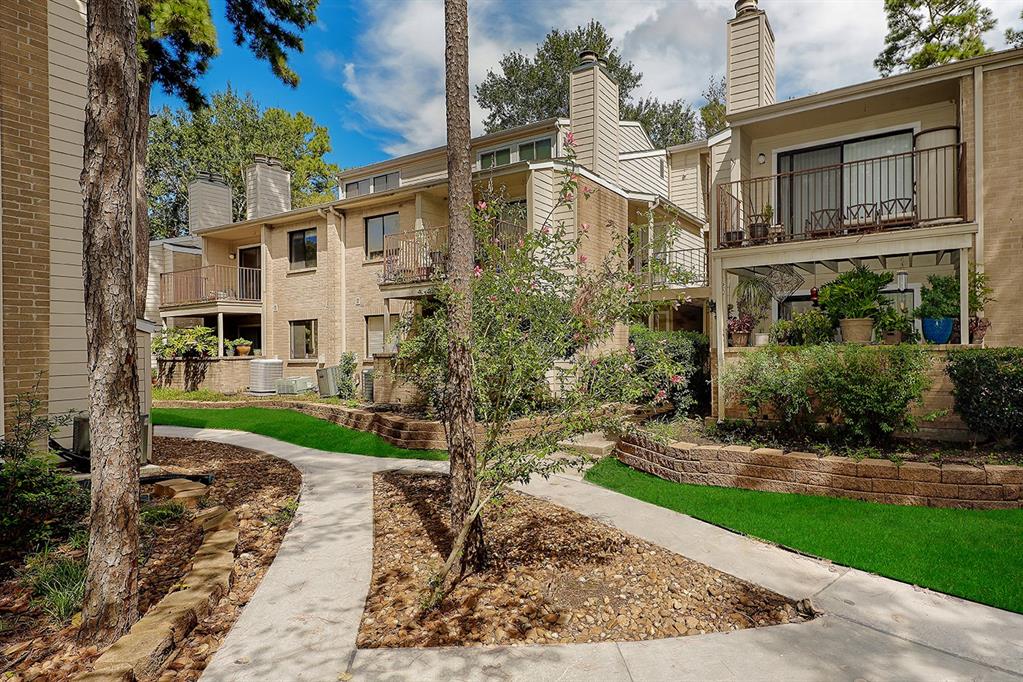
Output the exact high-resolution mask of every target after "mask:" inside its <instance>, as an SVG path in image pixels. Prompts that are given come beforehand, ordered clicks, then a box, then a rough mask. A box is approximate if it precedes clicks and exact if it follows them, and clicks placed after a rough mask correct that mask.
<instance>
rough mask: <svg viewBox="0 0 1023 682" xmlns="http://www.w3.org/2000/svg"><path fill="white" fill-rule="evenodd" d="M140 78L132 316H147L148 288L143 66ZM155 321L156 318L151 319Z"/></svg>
mask: <svg viewBox="0 0 1023 682" xmlns="http://www.w3.org/2000/svg"><path fill="white" fill-rule="evenodd" d="M141 68H142V76H141V78H139V99H138V121H137V127H136V130H135V181H134V192H135V198H134V201H135V317H139V318H144V317H145V316H146V293H147V290H148V288H149V203H148V201H147V199H146V151H147V150H148V148H149V93H150V91H151V89H152V86H153V70H152V68H151V67H150V66H149V65H148V64H146V65H142V66H141ZM153 321H154V322H157V321H158V320H153Z"/></svg>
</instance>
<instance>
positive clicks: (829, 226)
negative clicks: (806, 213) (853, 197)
mask: <svg viewBox="0 0 1023 682" xmlns="http://www.w3.org/2000/svg"><path fill="white" fill-rule="evenodd" d="M841 229H842V211H841V210H840V209H837V208H822V209H820V210H819V211H810V217H809V218H807V220H806V233H807V234H808V235H809V236H810V239H819V238H821V237H832V236H834V235H836V234H838V233H839V231H840V230H841Z"/></svg>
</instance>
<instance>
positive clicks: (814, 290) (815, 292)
mask: <svg viewBox="0 0 1023 682" xmlns="http://www.w3.org/2000/svg"><path fill="white" fill-rule="evenodd" d="M819 293H820V292H819V291H818V290H817V287H813V288H812V289H810V300H811V301H813V305H814V307H815V308H816V307H817V295H818V294H819Z"/></svg>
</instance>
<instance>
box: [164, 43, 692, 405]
mask: <svg viewBox="0 0 1023 682" xmlns="http://www.w3.org/2000/svg"><path fill="white" fill-rule="evenodd" d="M580 58H581V62H580V64H579V66H578V67H577V68H576V69H575V70H574V71H573V72H572V73H571V75H570V105H569V116H568V117H567V118H564V119H549V120H544V121H539V122H537V123H532V124H529V125H525V126H521V127H517V128H514V129H511V130H504V131H500V132H495V133H491V134H488V135H483V136H481V137H477V138H475V139H473V140H472V151H471V153H472V157H473V161H474V172H473V179H474V182H475V185H476V187H477V191H478V192H483V191H484V188H486V187H489V186H491V185H492V186H493V187H494V188H496V189H497V190H498V191H500V192H501V193H503V195H504V196H505V198H506V199H507V200H509V201H512V202H521V204H522V208H523V209H524V211H523V213H524V219H519V221H518V222H519V223H521V224H516V225H507V226H504V227H502V229H509V230H521V229H525V230H529V229H539V228H540V227H541V226H542V225H543V224H544V222H546V221H550V222H552V223H553V222H561V221H563V222H564V224H565V227H566V229H567V231H568V233H569V234H576V230H577V229H578V227H579V226H581V225H583V224H584V223H585V224H588V226H589V229H588V230H587V231H586V234H585V236H584V237H583V246H582V249H583V252H584V253H586V254H587V255H588V256H589V257H590V258H591V259H595V258H598V257H599V256H601V255H602V254H603V253H605V252H606V251H607V249H608V248H610V242H611V237H612V235H611V230H625V229H627V228H628V226H629V225H630V224H636V223H639V224H642V225H646V226H648V227H651V228H652V229H654V230H656V229H658V226H659V225H661V224H664V223H666V222H669V221H672V222H677V223H678V224H679V225H681V226H682V227H683V234H682V235H681V236H680V237H679V238H678V239H677V240H676V242H675V243H673V244H672V245H671V248H670V249H668V250H667V251H666V252H665V253H662V254H659V257H661V258H665V259H672V260H673V261H675V262H678V263H680V264H682V265H685V266H686V267H687V269H690V270H692V271H693V272H694V277H693V281H692V282H690V283H689V285H688V287H687V288H686V289H684V290H683V289H678V288H674V289H670V288H663V287H662V288H660V289H658V291H657V292H656V294H654V295H656V296H659V297H662V298H664V299H665V300H669V301H673V302H676V301H679V300H685V298H686V296H689V298H690V299H692V300H695V301H696V303H695V304H692V303H691V302H690V303H688V304H684V305H679V306H678V307H679V308H680V309H682V308H685V309H687V310H688V311H689V312H688V313H687V314H682V313H679V314H670V315H669V314H665V315H664V316H661V317H662V318H663V319H659V320H658V321H656V322H657V323H659V324H661V325H664V326H670V325H676V326H679V327H681V326H683V325H689V326H693V327H695V328H697V329H702V328H703V308H702V306H701V305H700V304H699V297H700V296H706V292H707V291H708V290H707V288H706V262H707V261H706V245H705V233H704V232H705V230H704V225H705V218H704V207H705V205H706V197H705V192H704V191H703V189H702V186H701V185H700V184H699V176H700V172H701V167H700V166H699V159H700V153H699V151H700V147H699V146H695V147H693V149H694V150H696V154H695V156H694V157H693V158H695V159H696V161H695V162H694V163H695V165H694V166H693V168H691V169H688V170H687V169H684V168H680V169H679V170H678V174H677V175H676V171H675V169H673V168H672V167H671V159H672V157H673V156H675V155H676V154H677V155H678V157H679V159H682V157H683V156H685V152H686V150H681V149H680V150H663V149H655V148H654V146H653V144H652V143H651V141H650V138H649V137H648V136H647V134H646V132H645V131H644V130H643V128H642V126H641V125H640V124H638V123H636V122H632V121H622V120H620V116H619V104H618V102H619V97H618V86H617V84H616V83H615V81H614V80H613V79H612V78H611V76H610V75H609V73H608V71H607V70H606V68H605V65H604V64H603V63H602V62H601V60H600V59H599V57H598V56H597V55H596V54H593V53H583V54H582V55H581V56H580ZM569 132H571V133H572V135H573V137H574V139H575V142H574V149H575V153H576V158H575V163H574V164H570V163H569V162H568V161H567V160H566V148H565V144H566V137H567V135H568V133H569ZM704 146H705V145H704ZM690 156H693V155H690ZM686 160H687V161H688V160H689V158H688V157H686ZM569 171H572V172H575V173H577V174H578V175H579V176H580V179H581V180H580V181H581V183H582V184H583V185H586V186H587V187H589V188H591V189H592V190H593V191H592V195H590V196H589V198H582V197H580V198H578V199H577V200H576V201H575V202H573V203H572V204H571V205H558V202H557V197H558V192H559V189H560V183H561V181H562V178H563V174H564V173H565V172H569ZM687 172H688V173H689V174H688V175H687V174H686V173H687ZM703 177H706V174H705V173H704V174H703ZM289 183H290V177H289V174H288V172H287V171H286V170H284V169H283V168H282V167H281V166H280V164H279V163H277V162H275V161H274V160H272V159H266V158H257V159H256V160H255V162H254V163H253V164H252V165H251V166H250V167H249V168H247V169H246V195H247V196H246V206H247V219H246V220H244V221H240V222H236V223H227V224H225V221H224V220H223V216H224V215H225V213H224V212H225V211H226V210H228V207H229V206H230V201H231V196H230V193H229V191H228V190H227V187H226V185H223V184H220V183H216V182H214V181H211V179H210V178H208V177H202V178H198V179H197V180H196V181H194V182H193V183H192V185H191V187H190V190H191V191H192V193H193V194H194V195H195V196H197V197H198V196H202V197H204V199H203V200H202V201H195V202H190V212H191V214H192V215H191V219H192V234H193V235H194V236H196V237H198V238H200V239H201V240H202V265H201V266H200V267H197V268H190V269H186V270H182V271H171V272H164V273H163V274H161V275H160V280H161V286H160V303H159V306H160V315H161V316H162V317H163V319H164V321H165V323H167V324H169V325H190V324H195V323H198V322H200V321H201V322H203V323H205V324H206V325H208V326H210V327H214V328H216V329H217V330H218V336H219V337H220V339H224V338H227V339H230V338H232V337H235V336H243V337H245V338H248V339H250V340H252V341H254V342H255V345H256V348H257V349H258V351H259V353H260V355H262V356H263V357H268V358H279V359H281V360H282V361H284V373H285V375H286V376H296V375H304V376H310V375H312V374H313V373H314V371H315V369H316V368H317V367H322V366H324V365H330V364H335V363H337V361H338V358H339V357H340V355H341V354H342V353H344V352H354V353H355V354H356V355H357V356H358V358H359V362H360V364H361V365H362V366H363V367H365V368H368V367H371V366H373V363H374V358H375V357H378V358H379V357H384V356H386V355H387V354H388V352H389V351H390V350H391V349H390V348H389V343H390V339H391V334H390V333H389V331H390V329H391V327H392V326H393V325H394V323H395V321H396V319H397V315H398V314H400V312H401V311H402V310H403V309H404V307H405V306H407V305H414V304H415V302H416V301H417V300H419V299H421V298H422V297H423V296H427V295H429V293H430V291H431V288H432V286H433V282H434V281H435V279H436V277H437V276H438V275H442V274H443V268H444V264H445V262H446V253H447V243H448V234H447V228H446V224H447V214H448V207H447V164H446V155H445V148H444V147H438V148H435V149H429V150H425V151H421V152H417V153H413V154H409V155H406V156H402V157H398V158H395V159H390V160H387V161H382V162H380V163H375V164H372V165H369V166H363V167H360V168H354V169H350V170H347V171H345V172H344V173H343V174H342V175H341V177H340V188H339V195H340V196H339V199H338V200H337V201H333V202H330V203H328V204H323V205H319V206H313V207H308V208H300V209H295V210H291V207H290V198H289V196H290V195H289V186H290V185H289ZM673 185H675V186H677V188H676V190H675V193H676V194H677V195H679V196H683V195H684V196H685V197H686V200H687V201H688V202H689V203H688V204H687V205H685V206H680V205H679V204H678V203H676V202H673V201H672V194H673V190H672V187H673ZM211 202H212V203H213V204H215V207H214V208H210V204H211ZM226 215H227V216H228V219H229V216H230V214H229V213H226ZM666 310H672V308H671V307H666ZM615 342H616V343H619V344H624V343H625V331H624V328H623V329H621V330H620V331H619V333H618V334H617V335H616V341H615ZM221 355H223V351H221ZM246 360H247V358H239V357H233V358H231V357H225V358H223V359H222V360H216V361H214V362H211V363H207V367H206V368H205V369H204V376H203V380H204V381H205V383H206V385H210V386H213V387H214V388H219V389H221V390H227V391H235V390H243V389H244V388H245V387H246V385H247V384H248V381H249V374H248V362H247V361H246ZM179 374H181V373H179ZM170 380H171V381H172V382H174V381H178V382H180V381H183V380H184V377H183V376H181V377H180V378H178V379H174V378H173V377H171V378H170ZM388 397H389V394H386V395H384V396H381V395H379V391H378V396H377V398H378V399H384V400H386V399H387V398H388Z"/></svg>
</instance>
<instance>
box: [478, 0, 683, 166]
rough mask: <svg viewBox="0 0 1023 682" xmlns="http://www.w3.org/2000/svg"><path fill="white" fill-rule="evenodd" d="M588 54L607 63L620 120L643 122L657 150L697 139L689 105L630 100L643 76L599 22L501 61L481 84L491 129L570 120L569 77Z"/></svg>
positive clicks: (481, 98)
mask: <svg viewBox="0 0 1023 682" xmlns="http://www.w3.org/2000/svg"><path fill="white" fill-rule="evenodd" d="M583 50H592V51H594V52H596V53H597V54H598V55H600V56H601V57H603V58H604V59H606V60H607V70H608V72H609V73H610V74H611V77H612V78H614V79H615V81H616V82H617V83H618V94H619V106H620V107H621V117H622V118H623V119H625V120H637V121H640V122H642V123H643V126H644V128H646V131H647V133H648V134H649V135H650V137H651V139H652V140H653V142H654V145H655V146H656V147H665V146H670V145H672V144H681V143H684V142H689V141H691V140H692V139H693V137H694V136H695V128H696V121H695V114H694V113H693V111H692V108H691V107H690V106H689V105H688V104H687V103H686V102H685V101H683V100H675V101H671V102H661V101H659V100H657V99H655V98H646V99H641V100H638V101H636V102H632V101H631V100H630V96H631V94H632V92H633V91H634V90H636V88H637V87H639V84H640V82H641V81H642V79H643V74H641V73H640V72H639V71H637V70H636V67H635V65H634V64H633V63H632V62H630V61H627V60H625V59H624V58H623V57H622V54H621V52H620V51H619V50H618V48H617V47H616V46H615V45H614V39H613V38H611V36H610V35H608V33H607V30H606V29H605V28H604V26H603V25H602V24H601V23H600V22H598V21H595V20H593V21H590V22H589V23H588V24H586V25H585V26H577V27H576V28H575V29H574V30H572V31H561V30H559V29H554V30H552V31H551V32H550V33H548V34H547V35H546V36H545V37H544V39H543V42H542V43H540V44H539V45H537V47H536V53H535V54H534V55H532V56H530V55H527V54H524V53H523V52H519V51H518V50H513V51H512V52H509V53H507V54H505V55H504V56H503V57H501V61H500V62H499V69H498V70H497V71H494V70H490V71H487V75H486V78H484V79H483V82H482V83H480V84H479V85H477V86H476V102H477V103H478V104H479V105H480V107H482V108H483V109H484V110H485V111H486V112H487V117H486V118H485V119H484V122H483V124H484V127H485V129H486V131H487V132H494V131H497V130H503V129H506V128H513V127H515V126H520V125H524V124H526V123H533V122H535V121H541V120H543V119H547V118H557V117H566V116H568V90H569V86H568V80H569V79H568V75H569V73H571V71H572V69H574V68H575V67H576V66H577V65H578V63H579V53H580V52H582V51H583Z"/></svg>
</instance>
